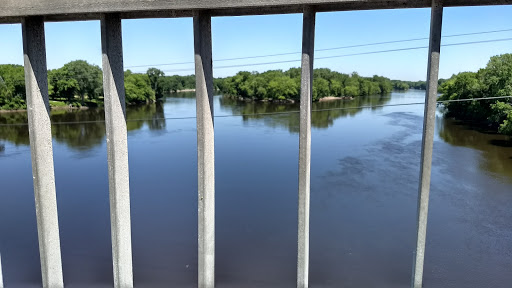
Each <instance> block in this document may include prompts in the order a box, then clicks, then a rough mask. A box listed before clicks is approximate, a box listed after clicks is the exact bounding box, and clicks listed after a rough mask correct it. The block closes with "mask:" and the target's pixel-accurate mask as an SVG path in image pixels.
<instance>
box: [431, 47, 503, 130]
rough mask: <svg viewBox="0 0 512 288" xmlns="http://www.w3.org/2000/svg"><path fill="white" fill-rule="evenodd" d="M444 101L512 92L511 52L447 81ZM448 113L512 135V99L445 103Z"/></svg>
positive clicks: (442, 87)
mask: <svg viewBox="0 0 512 288" xmlns="http://www.w3.org/2000/svg"><path fill="white" fill-rule="evenodd" d="M439 92H440V93H442V96H441V97H440V98H439V100H441V101H446V100H459V99H474V98H488V97H497V96H511V95H512V54H503V55H499V56H494V57H491V59H490V60H489V62H488V63H487V66H486V67H485V68H483V69H480V70H479V71H478V72H463V73H459V74H457V75H454V76H452V77H451V78H450V79H448V80H447V81H446V82H444V83H443V84H442V85H441V87H440V89H439ZM444 107H445V109H446V112H447V115H448V116H452V117H454V118H457V119H460V120H465V121H471V122H476V123H479V124H485V125H487V126H488V127H491V128H493V129H495V130H496V131H497V132H499V133H502V134H507V135H512V99H510V98H509V99H502V100H480V101H477V100H475V101H464V102H445V103H444Z"/></svg>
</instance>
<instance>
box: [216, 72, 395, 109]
mask: <svg viewBox="0 0 512 288" xmlns="http://www.w3.org/2000/svg"><path fill="white" fill-rule="evenodd" d="M300 79H301V69H300V68H291V69H289V70H287V71H284V72H283V71H282V70H271V71H266V72H263V73H258V72H238V73H237V74H236V75H235V76H232V77H227V78H223V79H217V80H216V82H215V83H214V84H215V87H216V88H217V89H219V90H220V91H221V92H222V93H224V94H225V95H228V96H233V97H242V98H245V99H253V100H299V98H300ZM392 89H393V84H392V83H391V80H389V79H388V78H385V77H381V76H377V75H375V76H373V77H361V76H359V75H358V74H357V73H355V72H354V73H352V74H351V75H348V74H343V73H339V72H335V71H331V70H330V69H327V68H322V69H315V70H314V71H313V101H317V100H319V99H321V98H324V97H328V96H334V97H356V96H366V95H377V94H386V93H389V92H391V90H392Z"/></svg>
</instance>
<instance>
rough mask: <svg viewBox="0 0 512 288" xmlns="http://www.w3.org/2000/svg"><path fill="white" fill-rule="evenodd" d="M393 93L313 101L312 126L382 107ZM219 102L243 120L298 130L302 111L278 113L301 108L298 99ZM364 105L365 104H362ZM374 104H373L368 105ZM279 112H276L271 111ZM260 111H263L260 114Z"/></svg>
mask: <svg viewBox="0 0 512 288" xmlns="http://www.w3.org/2000/svg"><path fill="white" fill-rule="evenodd" d="M390 100H391V98H390V96H388V95H385V96H367V97H356V98H354V99H352V100H349V99H347V100H335V101H325V102H315V103H313V106H312V109H313V110H327V111H318V112H313V113H312V114H311V126H312V127H315V128H321V129H326V128H328V127H330V126H332V124H333V123H334V120H336V119H338V118H341V117H351V116H355V115H356V114H358V113H360V112H361V111H363V109H372V110H376V109H381V107H378V106H379V105H383V104H386V103H388V102H389V101H390ZM220 106H221V107H222V108H224V109H229V110H231V112H232V113H233V114H237V115H243V116H242V119H243V121H251V120H255V121H261V122H263V123H264V124H265V125H267V126H270V127H286V128H288V130H289V131H290V132H293V133H298V132H299V113H289V114H279V113H282V112H293V111H298V110H299V104H298V103H271V102H244V101H239V100H236V99H232V98H227V97H222V98H220ZM363 107H365V108H363ZM367 107H371V108H367ZM272 113H278V114H276V115H268V114H272ZM258 114H260V115H258Z"/></svg>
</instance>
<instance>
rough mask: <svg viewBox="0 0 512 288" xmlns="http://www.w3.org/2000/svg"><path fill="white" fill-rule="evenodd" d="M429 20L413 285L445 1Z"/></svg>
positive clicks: (420, 250) (437, 1) (435, 3)
mask: <svg viewBox="0 0 512 288" xmlns="http://www.w3.org/2000/svg"><path fill="white" fill-rule="evenodd" d="M430 21H431V23H430V45H429V52H428V57H429V58H428V71H427V91H426V95H425V114H424V119H423V140H422V145H421V164H420V182H419V189H418V222H417V243H416V252H415V254H414V255H415V257H414V258H415V259H414V269H413V273H414V274H413V280H412V286H413V287H414V288H421V287H422V285H423V264H424V260H425V241H426V236H427V218H428V200H429V194H430V174H431V170H432V152H433V147H434V126H435V123H436V108H437V105H436V101H437V83H438V76H439V54H440V51H441V28H442V23H443V1H442V0H432V16H431V20H430Z"/></svg>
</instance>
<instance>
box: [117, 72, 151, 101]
mask: <svg viewBox="0 0 512 288" xmlns="http://www.w3.org/2000/svg"><path fill="white" fill-rule="evenodd" d="M124 87H125V94H126V103H127V104H137V103H149V102H152V101H154V100H155V92H154V91H153V89H151V82H150V80H149V77H148V75H147V74H136V73H132V72H131V71H130V70H127V71H126V72H125V73H124Z"/></svg>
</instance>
